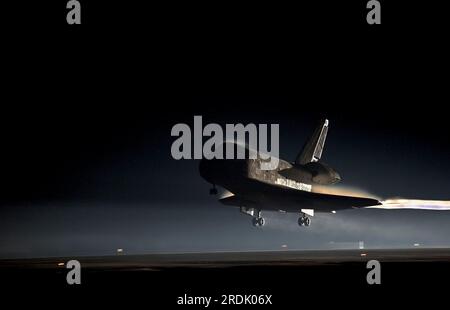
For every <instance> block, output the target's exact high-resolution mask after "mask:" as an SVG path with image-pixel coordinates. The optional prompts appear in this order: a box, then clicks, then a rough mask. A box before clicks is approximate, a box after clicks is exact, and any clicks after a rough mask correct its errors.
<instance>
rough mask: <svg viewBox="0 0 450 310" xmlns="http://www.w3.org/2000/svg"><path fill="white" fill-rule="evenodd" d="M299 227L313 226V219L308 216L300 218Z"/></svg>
mask: <svg viewBox="0 0 450 310" xmlns="http://www.w3.org/2000/svg"><path fill="white" fill-rule="evenodd" d="M298 225H299V226H306V227H308V226H310V225H311V219H310V218H309V217H307V216H302V217H299V218H298Z"/></svg>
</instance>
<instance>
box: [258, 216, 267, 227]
mask: <svg viewBox="0 0 450 310" xmlns="http://www.w3.org/2000/svg"><path fill="white" fill-rule="evenodd" d="M258 222H259V226H260V227H263V226H264V224H265V223H266V221H265V220H264V218H263V217H260V218H259V219H258Z"/></svg>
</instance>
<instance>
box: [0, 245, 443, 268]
mask: <svg viewBox="0 0 450 310" xmlns="http://www.w3.org/2000/svg"><path fill="white" fill-rule="evenodd" d="M72 259H75V260H78V261H79V262H80V263H81V265H82V267H83V268H89V269H96V270H115V269H120V270H147V271H158V270H167V269H170V268H225V267H251V266H255V267H263V266H272V267H273V266H291V267H296V266H298V267H301V266H321V265H333V264H348V263H359V262H361V263H362V262H367V261H369V260H372V259H375V260H378V261H380V262H389V263H401V262H409V263H411V262H414V263H419V262H427V263H434V262H441V263H448V262H450V249H449V248H428V249H421V248H414V249H379V250H320V251H318V250H311V251H267V252H212V253H163V254H146V255H116V256H96V257H59V258H37V259H14V260H0V270H5V269H60V268H65V263H66V262H67V261H69V260H72Z"/></svg>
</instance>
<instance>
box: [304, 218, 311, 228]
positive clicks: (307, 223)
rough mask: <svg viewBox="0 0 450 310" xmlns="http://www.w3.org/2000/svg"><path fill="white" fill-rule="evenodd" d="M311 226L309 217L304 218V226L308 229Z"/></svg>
mask: <svg viewBox="0 0 450 310" xmlns="http://www.w3.org/2000/svg"><path fill="white" fill-rule="evenodd" d="M310 225H311V219H310V218H309V217H305V226H306V227H308V226H310Z"/></svg>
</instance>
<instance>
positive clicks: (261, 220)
mask: <svg viewBox="0 0 450 310" xmlns="http://www.w3.org/2000/svg"><path fill="white" fill-rule="evenodd" d="M265 223H266V221H265V220H264V218H262V217H254V218H253V219H252V224H253V226H255V227H263V226H264V224H265Z"/></svg>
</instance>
